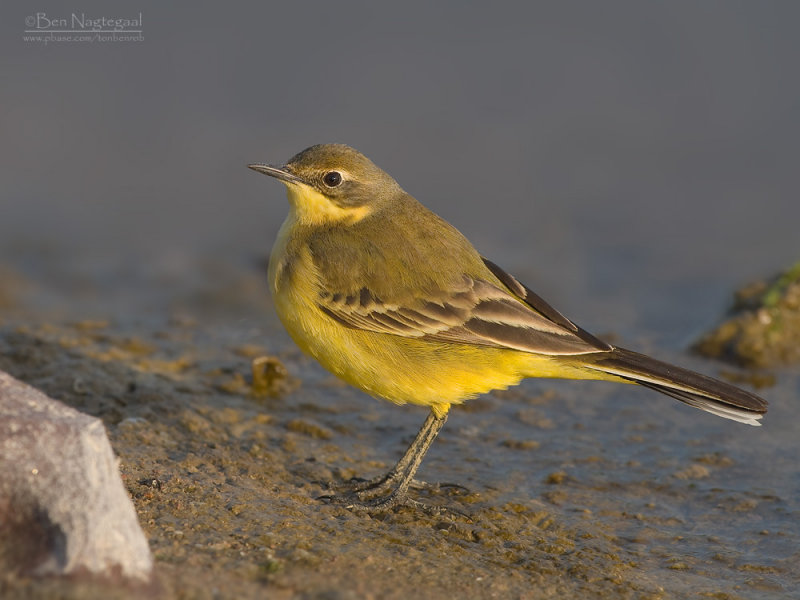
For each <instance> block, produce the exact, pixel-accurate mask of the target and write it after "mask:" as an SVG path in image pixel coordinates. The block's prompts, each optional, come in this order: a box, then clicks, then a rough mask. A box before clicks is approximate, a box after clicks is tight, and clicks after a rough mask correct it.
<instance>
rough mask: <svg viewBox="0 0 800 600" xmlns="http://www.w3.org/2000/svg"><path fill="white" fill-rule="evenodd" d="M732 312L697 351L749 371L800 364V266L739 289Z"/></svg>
mask: <svg viewBox="0 0 800 600" xmlns="http://www.w3.org/2000/svg"><path fill="white" fill-rule="evenodd" d="M729 312H730V314H729V318H728V319H726V320H725V321H724V322H723V323H721V324H720V325H719V326H717V327H716V328H715V329H714V330H712V331H710V332H708V333H706V334H705V335H703V336H702V337H701V338H700V339H699V340H698V341H697V342H696V343H695V345H694V349H695V350H696V351H697V352H699V353H701V354H704V355H706V356H711V357H714V358H721V359H724V360H728V361H731V362H734V363H737V364H739V365H742V366H744V367H749V368H770V367H780V366H785V365H792V364H799V363H800V262H798V263H796V264H795V265H793V266H792V267H790V268H789V269H787V270H786V271H784V272H783V273H781V274H779V275H776V276H774V277H772V278H770V279H767V280H761V281H757V282H755V283H752V284H750V285H747V286H745V287H743V288H742V289H740V290H739V291H738V292H736V295H735V298H734V303H733V306H732V308H731V310H730V311H729Z"/></svg>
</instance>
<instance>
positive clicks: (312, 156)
mask: <svg viewBox="0 0 800 600" xmlns="http://www.w3.org/2000/svg"><path fill="white" fill-rule="evenodd" d="M248 167H249V168H251V169H253V170H255V171H257V172H259V173H262V174H264V175H268V176H270V177H274V178H276V179H278V180H279V181H280V182H281V183H283V184H284V185H285V186H286V189H287V195H288V199H289V213H288V216H287V217H286V220H285V221H284V223H283V225H282V226H281V228H280V230H279V232H278V235H277V238H276V241H275V244H274V247H273V249H272V252H271V253H270V258H269V269H268V283H269V288H270V291H271V293H272V296H273V299H274V305H275V309H276V312H277V314H278V316H279V318H280V320H281V321H282V323H283V325H284V326H285V328H286V329H287V331H288V332H289V334H290V336H291V337H292V339H293V340H294V341H295V343H296V344H297V345H298V346H299V347H300V348H301V349H302V350H303V351H304V352H306V353H307V354H309V355H310V356H312V357H313V358H315V359H316V360H317V361H318V362H319V363H321V364H322V366H324V367H325V368H326V369H328V370H329V371H330V372H332V373H333V374H335V375H336V376H338V377H340V378H341V379H343V380H344V381H346V382H348V383H350V384H352V385H353V386H355V387H356V388H359V389H361V390H363V391H364V392H366V393H368V394H370V395H372V396H375V397H377V398H382V399H385V400H389V401H391V402H394V403H396V404H406V403H411V404H417V405H423V406H427V407H429V409H430V412H429V414H428V416H427V418H426V419H425V422H424V423H423V425H422V427H421V429H420V430H419V432H418V434H417V436H416V437H415V439H414V441H413V442H412V443H411V445H410V446H409V447H408V449H407V450H406V452H405V453H404V454H403V456H402V457H401V458H400V460H399V461H398V462H397V464H396V465H395V466H394V467H393V468H392V469H390V470H389V471H388V472H387V473H386V474H384V475H382V476H379V477H375V478H373V479H370V480H355V481H352V482H350V483H349V484H348V485H346V486H344V487H345V488H346V490H345V491H344V492H342V493H337V494H333V495H330V496H327V497H326V498H327V499H328V500H330V501H332V502H337V503H341V504H344V505H346V506H347V507H348V508H351V509H357V510H364V511H367V512H376V511H382V510H388V509H390V508H393V507H397V506H400V505H411V506H419V507H423V508H424V505H423V504H422V503H420V502H419V501H417V500H414V499H412V498H411V497H410V495H409V493H408V492H409V487H410V486H411V484H412V481H413V480H414V475H415V474H416V471H417V469H418V468H419V466H420V464H421V462H422V459H423V458H424V456H425V454H426V452H427V451H428V449H429V448H430V446H431V444H432V443H433V441H434V439H435V438H436V436H437V435H438V433H439V431H440V430H441V429H442V427H443V426H444V424H445V421H446V420H447V415H448V413H449V410H450V408H451V406H453V405H458V404H461V403H462V402H464V401H466V400H469V399H471V398H475V397H477V396H479V395H481V394H485V393H488V392H490V391H492V390H498V389H506V388H508V387H509V386H513V385H516V384H518V383H519V382H520V381H521V380H523V379H526V378H536V377H541V378H563V379H588V380H603V381H616V382H621V383H635V384H639V385H641V386H644V387H646V388H650V389H652V390H655V391H658V392H661V393H663V394H666V395H667V396H671V397H672V398H675V399H677V400H679V401H681V402H683V403H684V404H688V405H689V406H693V407H695V408H699V409H701V410H704V411H706V412H709V413H712V414H714V415H717V416H720V417H724V418H726V419H731V420H733V421H738V422H740V423H745V424H748V425H760V422H759V421H760V419H761V418H762V417H763V415H764V414H765V413H766V411H767V402H766V401H765V400H764V399H762V398H760V397H759V396H757V395H755V394H753V393H751V392H748V391H745V390H743V389H740V388H738V387H735V386H733V385H731V384H728V383H725V382H722V381H719V380H716V379H713V378H711V377H708V376H705V375H701V374H699V373H696V372H693V371H690V370H688V369H684V368H681V367H678V366H674V365H671V364H668V363H666V362H662V361H660V360H657V359H655V358H651V357H649V356H646V355H644V354H640V353H637V352H634V351H631V350H627V349H625V348H621V347H618V346H614V345H612V344H609V343H607V342H605V341H603V340H601V339H599V338H597V337H595V336H594V335H592V334H591V333H589V332H587V331H586V330H584V329H582V328H581V327H579V326H578V325H576V324H575V323H573V322H572V321H571V320H569V319H568V318H567V317H565V316H564V315H563V314H561V313H560V312H559V311H558V310H556V309H555V308H553V307H552V306H551V305H550V304H548V303H547V302H545V300H543V299H542V298H541V297H540V296H539V295H537V294H536V293H535V292H534V291H533V290H531V289H530V288H528V287H527V286H526V285H524V284H522V283H521V282H520V281H519V280H518V279H517V278H516V277H514V276H513V275H511V274H509V273H508V272H506V271H505V270H503V269H502V268H501V267H499V266H498V265H497V264H495V263H493V262H492V261H491V260H489V259H487V258H485V257H484V256H482V255H481V254H480V253H479V252H478V251H477V250H476V249H475V248H474V247H473V245H472V244H471V243H470V242H469V241H468V240H467V239H466V237H465V236H464V235H463V234H462V233H461V232H459V231H458V230H457V229H456V228H455V227H454V226H453V225H451V224H450V223H448V222H447V221H445V220H444V219H442V218H441V217H439V216H438V215H437V214H435V213H434V212H432V211H431V210H429V209H427V208H426V207H424V206H423V205H422V204H421V203H419V202H418V201H417V200H416V199H415V198H413V197H412V196H411V195H410V194H408V193H406V192H405V191H404V190H403V189H402V188H401V187H400V185H399V184H398V183H397V182H396V181H395V180H394V179H393V178H392V177H391V176H390V175H389V174H388V173H386V172H385V171H384V170H382V169H381V168H379V167H378V166H376V165H375V164H374V163H373V162H372V161H371V160H369V159H368V158H367V157H366V156H364V155H363V154H361V153H360V152H358V151H357V150H355V149H353V148H351V147H349V146H346V145H343V144H318V145H314V146H311V147H309V148H307V149H305V150H303V151H302V152H300V153H298V154H296V155H295V156H294V157H292V158H291V159H289V161H288V162H286V163H285V164H284V165H282V166H274V165H269V164H263V163H254V164H250V165H248Z"/></svg>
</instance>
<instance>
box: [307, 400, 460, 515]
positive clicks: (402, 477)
mask: <svg viewBox="0 0 800 600" xmlns="http://www.w3.org/2000/svg"><path fill="white" fill-rule="evenodd" d="M437 408H438V406H437ZM445 421H447V411H446V409H445V410H439V411H437V410H431V412H430V414H429V415H428V418H427V419H425V423H423V425H422V428H421V429H420V430H419V433H417V436H416V437H415V438H414V441H413V442H411V445H410V446H409V447H408V450H406V452H405V454H403V456H402V458H401V459H400V460H399V461H397V464H396V465H395V466H394V467H393V468H392V469H391V470H390V471H389V472H388V473H386V475H383V476H381V477H377V478H375V479H371V480H369V481H362V482H357V483H356V484H355V485H353V486H352V487H351V488H350V489H351V490H352V491H351V493H345V494H343V495H334V496H322V498H324V499H327V500H329V501H332V502H336V503H337V504H346V505H347V506H348V507H349V508H359V509H365V510H368V511H369V510H382V509H386V508H391V507H392V506H396V505H398V504H403V503H404V502H406V501H407V498H406V494H407V493H408V488H409V486H410V485H411V482H412V480H413V479H414V474H415V473H416V472H417V469H418V468H419V465H420V463H422V459H423V458H424V456H425V453H426V452H427V451H428V448H430V446H431V444H432V443H433V440H434V439H436V436H437V435H438V433H439V431H440V430H441V429H442V427H443V426H444V423H445ZM386 492H388V494H387V495H385V496H379V495H378V494H383V493H386ZM372 496H377V497H374V498H371V499H369V500H367V498H370V497H372ZM412 503H413V504H415V505H417V504H419V503H417V502H412Z"/></svg>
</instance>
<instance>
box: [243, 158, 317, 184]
mask: <svg viewBox="0 0 800 600" xmlns="http://www.w3.org/2000/svg"><path fill="white" fill-rule="evenodd" d="M247 166H248V167H249V168H250V169H253V171H258V172H259V173H263V174H264V175H269V176H270V177H274V178H275V179H280V180H281V181H283V182H285V183H303V180H302V179H300V178H299V177H298V176H297V175H292V174H291V173H289V171H287V170H286V168H285V167H273V166H272V165H262V164H259V163H256V164H252V165H247Z"/></svg>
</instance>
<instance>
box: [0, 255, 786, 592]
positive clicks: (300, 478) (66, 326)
mask: <svg viewBox="0 0 800 600" xmlns="http://www.w3.org/2000/svg"><path fill="white" fill-rule="evenodd" d="M9 273H11V271H10V270H8V269H7V270H6V271H5V275H3V276H4V280H3V284H4V286H3V289H4V290H5V292H4V294H3V296H2V298H3V302H4V303H5V308H4V312H3V313H2V314H3V317H2V318H0V369H2V370H5V371H7V372H9V373H10V374H12V375H14V376H15V377H18V378H20V379H22V380H24V381H26V382H28V383H31V384H32V385H35V386H37V387H39V388H40V389H42V390H43V391H45V392H46V393H48V394H49V395H51V396H52V397H54V398H57V399H59V400H62V401H63V402H66V403H67V404H69V405H71V406H74V407H75V408H78V409H80V410H82V411H84V412H86V413H89V414H92V415H95V416H98V417H100V418H101V419H102V420H103V421H104V423H105V425H106V428H107V430H108V433H109V437H110V439H111V442H112V445H113V447H114V450H115V452H116V453H117V454H118V456H119V458H120V469H121V472H122V475H123V478H124V481H125V483H126V486H127V489H128V491H129V492H130V494H131V496H132V498H133V500H134V504H135V506H136V509H137V512H138V515H139V519H140V522H141V524H142V527H143V529H144V531H145V533H146V535H147V537H148V539H149V543H150V547H151V550H152V552H153V555H154V558H155V562H156V575H155V581H154V582H153V584H152V585H151V586H149V587H145V588H129V587H125V586H123V585H119V584H114V583H108V582H92V581H85V580H76V581H54V580H35V579H32V578H29V577H26V576H25V575H20V574H16V575H11V574H5V575H3V576H0V592H2V594H0V595H2V597H3V598H23V597H27V598H38V597H63V598H135V597H153V596H156V597H160V598H170V599H171V598H243V599H247V598H262V597H265V596H268V597H270V598H296V597H302V598H409V597H416V598H441V597H469V598H492V597H496V598H569V597H573V598H578V597H580V598H652V599H661V598H664V599H666V598H675V597H697V598H715V599H731V600H733V599H744V598H781V597H790V596H789V595H788V594H790V593H792V590H795V591H796V589H798V587H797V586H800V568H798V566H797V565H798V564H800V551H798V548H799V547H800V544H799V542H800V535H799V534H798V526H797V523H798V522H800V520H799V519H800V505H798V502H797V500H796V495H794V496H793V495H792V494H791V490H793V489H794V490H796V489H797V488H796V486H797V485H798V481H799V480H798V476H797V472H796V469H795V468H794V460H793V456H795V455H796V454H795V453H794V451H793V450H792V448H791V446H789V445H787V444H785V443H784V444H783V447H782V448H781V450H780V451H776V444H777V443H778V441H779V440H781V439H783V440H784V441H785V440H788V439H790V437H791V435H792V434H791V430H790V428H789V426H788V425H786V424H784V426H783V427H781V426H780V425H779V423H778V424H777V425H778V426H777V427H775V428H774V429H773V432H772V435H773V440H774V443H773V445H769V444H766V445H765V446H764V445H762V442H763V441H764V440H765V437H764V435H763V431H764V430H766V428H747V427H744V426H742V425H738V424H734V423H729V422H725V421H722V420H721V419H715V418H714V417H712V416H709V415H704V414H701V413H699V412H697V411H693V410H692V409H689V408H686V407H682V406H679V405H677V404H673V403H671V402H670V401H669V400H668V399H666V398H661V397H658V396H655V395H654V394H652V393H649V392H647V391H646V390H639V389H636V388H634V387H633V386H617V385H610V384H593V383H585V382H581V383H559V382H551V381H538V382H527V383H525V384H523V385H522V386H520V387H517V388H514V389H511V390H508V391H505V392H497V393H494V394H490V395H487V396H485V397H482V398H479V399H477V400H475V401H472V402H470V403H467V404H465V405H463V406H461V407H456V408H454V409H453V413H452V415H451V418H450V419H449V421H448V423H447V425H446V426H445V428H444V430H443V432H442V434H441V436H440V439H438V440H437V441H436V443H435V444H434V446H433V448H432V450H431V452H430V453H429V456H428V457H427V458H426V460H425V462H424V463H423V465H422V468H421V469H420V472H419V477H420V478H422V479H425V480H426V481H428V482H431V483H434V482H440V483H443V484H450V483H452V484H458V485H457V486H448V485H443V486H440V487H439V488H438V489H437V488H433V489H432V490H425V491H418V492H413V493H414V494H415V497H416V498H418V499H422V500H424V501H426V502H429V503H432V504H437V505H442V506H444V507H447V508H448V509H449V510H447V511H445V512H443V513H442V514H440V515H432V514H428V513H424V512H420V511H418V510H414V509H409V508H399V509H396V510H392V511H388V512H386V513H384V514H380V515H374V516H369V515H365V514H362V513H356V512H352V511H350V510H347V509H346V508H343V507H341V506H337V505H331V504H327V503H325V502H324V501H322V500H320V499H318V498H319V497H320V496H323V495H325V494H326V493H329V491H330V487H329V485H330V484H331V482H333V483H341V482H344V481H347V480H349V479H350V478H352V477H356V476H360V477H372V476H375V475H377V474H380V473H382V472H384V471H385V470H387V469H388V468H389V467H391V466H392V464H393V462H394V461H395V460H396V459H397V458H398V457H399V456H400V454H401V453H402V451H403V450H404V449H405V447H406V446H407V444H408V443H409V442H410V441H411V439H413V436H414V434H415V433H416V431H417V429H418V428H419V426H420V425H421V423H422V421H423V420H424V418H425V416H426V412H425V410H424V409H420V408H416V407H397V406H393V405H391V404H389V403H386V402H382V401H377V400H374V399H371V398H368V397H367V396H365V395H363V394H361V393H359V392H356V391H354V390H353V389H352V388H350V387H348V386H346V385H344V384H342V383H341V382H339V381H338V380H336V379H335V378H334V377H332V376H330V375H329V374H327V373H326V372H325V371H323V370H322V369H321V368H320V367H318V366H317V365H316V364H315V363H313V361H311V360H310V359H307V358H306V357H304V356H303V355H302V354H301V353H300V352H299V350H297V349H296V348H295V347H294V346H293V345H292V344H291V342H290V341H289V340H288V337H286V335H285V334H284V333H283V332H282V331H281V330H280V329H279V328H278V327H277V326H275V321H274V317H272V316H271V315H270V307H269V304H268V301H267V300H266V298H265V296H260V295H257V294H253V297H252V304H249V303H245V304H244V305H237V306H236V307H235V308H236V310H237V313H238V316H239V317H241V316H242V314H244V315H245V316H246V318H244V319H241V318H240V319H238V320H237V318H236V317H234V316H233V315H231V313H230V310H231V306H232V303H229V302H226V301H225V298H223V299H222V301H220V298H216V297H213V296H207V295H202V294H201V295H197V294H192V295H191V298H192V299H193V300H191V301H188V300H187V301H186V303H185V304H184V305H183V306H182V308H181V309H180V310H173V311H172V312H171V313H170V311H165V312H164V313H163V316H162V313H160V312H154V313H153V314H154V315H155V316H150V317H148V318H145V319H141V318H140V319H127V320H124V319H120V318H118V317H116V318H115V316H114V315H113V314H109V312H108V311H105V312H103V313H102V314H97V315H92V316H90V317H88V318H87V316H86V315H85V314H83V315H81V316H80V318H76V317H75V315H74V314H72V313H75V312H79V311H65V310H63V308H60V309H58V310H54V309H52V308H45V309H41V308H38V307H39V306H41V303H38V302H35V301H34V300H35V298H34V297H35V295H36V294H41V293H43V291H42V288H41V286H40V285H38V284H36V283H35V282H28V281H25V277H24V276H22V275H20V274H18V273H15V274H14V275H13V277H12V276H11V275H9ZM236 277H238V278H239V280H238V284H237V285H234V286H231V287H230V289H231V293H232V294H234V293H236V294H238V293H241V291H242V290H247V292H248V294H249V293H251V292H253V291H254V290H258V289H259V287H260V286H261V285H262V283H261V277H262V274H261V273H252V272H249V271H248V272H244V271H243V272H242V273H239V274H237V275H236ZM211 281H213V278H212V279H211ZM47 293H51V292H47ZM32 295H33V296H32ZM198 298H202V300H197V299H198ZM209 298H211V299H209ZM85 310H86V309H84V312H85ZM89 310H92V309H89ZM259 323H261V324H264V323H266V324H267V325H265V326H266V327H267V330H264V329H259V328H258V327H256V326H254V324H259ZM665 358H672V359H676V360H678V359H681V360H683V361H684V362H686V360H688V359H687V357H686V356H682V357H668V356H667V357H665ZM690 366H691V365H690ZM705 366H706V367H708V365H707V364H706V365H705ZM792 381H796V380H792ZM781 393H783V394H785V397H786V398H789V397H790V391H789V390H785V391H784V392H781ZM777 412H778V413H780V412H781V411H780V409H778V411H777ZM767 423H768V424H769V423H770V421H769V416H768V418H767ZM796 448H797V443H796V442H795V445H794V449H795V450H796ZM766 455H769V456H771V457H772V460H771V462H770V463H769V464H768V465H766V466H765V465H764V463H763V462H762V459H763V457H764V456H766ZM459 486H463V488H462V487H459Z"/></svg>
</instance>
